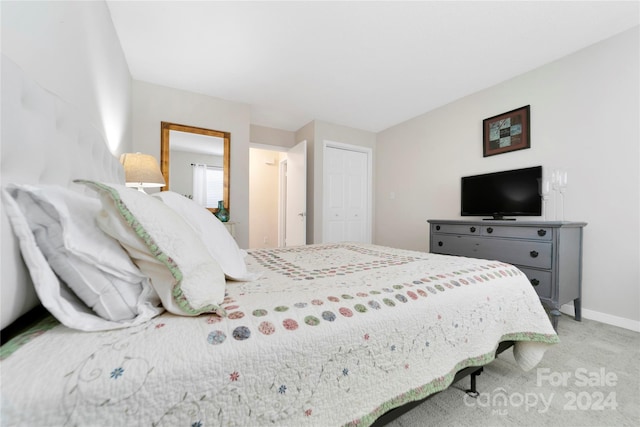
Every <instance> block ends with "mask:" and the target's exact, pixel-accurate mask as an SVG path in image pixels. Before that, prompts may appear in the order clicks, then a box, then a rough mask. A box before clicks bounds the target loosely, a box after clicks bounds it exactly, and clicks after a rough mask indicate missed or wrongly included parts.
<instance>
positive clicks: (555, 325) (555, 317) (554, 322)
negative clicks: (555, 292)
mask: <svg viewBox="0 0 640 427" xmlns="http://www.w3.org/2000/svg"><path fill="white" fill-rule="evenodd" d="M550 313H551V324H552V325H553V330H554V331H556V332H558V320H559V319H560V314H561V313H560V310H558V309H557V308H554V309H552V310H551V311H550Z"/></svg>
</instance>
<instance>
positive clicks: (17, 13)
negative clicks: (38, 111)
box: [0, 1, 132, 155]
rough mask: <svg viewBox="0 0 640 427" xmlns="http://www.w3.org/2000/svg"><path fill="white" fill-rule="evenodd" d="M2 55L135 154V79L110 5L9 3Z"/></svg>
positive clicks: (118, 148) (114, 147)
mask: <svg viewBox="0 0 640 427" xmlns="http://www.w3.org/2000/svg"><path fill="white" fill-rule="evenodd" d="M0 6H1V8H2V9H1V11H2V53H3V54H4V55H6V56H7V57H9V58H11V59H12V60H13V61H14V62H15V63H16V64H18V65H19V66H20V67H21V68H22V69H23V70H24V71H25V72H26V73H27V74H28V75H29V76H31V77H32V78H33V79H35V80H36V81H37V82H38V83H39V84H40V85H41V86H43V87H45V88H46V89H48V90H49V91H51V92H53V93H54V94H56V95H58V96H59V97H61V98H62V99H64V100H65V101H67V102H69V103H71V104H72V105H75V106H76V107H77V108H78V109H80V110H82V111H84V112H85V113H86V114H87V115H88V116H89V118H90V120H91V121H92V122H93V123H94V125H96V127H97V128H98V129H99V130H102V131H103V133H104V135H105V137H106V138H107V143H108V145H109V149H110V150H111V152H112V153H114V154H116V155H119V154H120V153H123V152H128V151H131V134H132V124H131V75H130V73H129V68H128V65H127V62H126V60H125V57H124V53H123V51H122V48H121V47H120V40H119V39H118V36H117V34H116V32H115V29H114V27H113V23H112V21H111V15H110V13H109V10H108V8H107V6H106V4H105V3H104V2H79V1H66V2H48V1H39V2H17V1H3V2H2V3H1V4H0Z"/></svg>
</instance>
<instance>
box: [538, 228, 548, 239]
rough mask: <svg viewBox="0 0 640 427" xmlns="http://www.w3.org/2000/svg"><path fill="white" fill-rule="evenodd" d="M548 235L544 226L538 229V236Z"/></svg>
mask: <svg viewBox="0 0 640 427" xmlns="http://www.w3.org/2000/svg"><path fill="white" fill-rule="evenodd" d="M546 235H547V230H543V229H542V228H541V229H540V230H538V236H540V237H542V236H546Z"/></svg>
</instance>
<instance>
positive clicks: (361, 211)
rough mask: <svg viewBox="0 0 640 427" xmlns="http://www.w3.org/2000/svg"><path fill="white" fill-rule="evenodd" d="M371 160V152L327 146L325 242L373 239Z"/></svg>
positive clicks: (367, 240) (325, 156)
mask: <svg viewBox="0 0 640 427" xmlns="http://www.w3.org/2000/svg"><path fill="white" fill-rule="evenodd" d="M369 163H370V162H369V154H368V153H367V152H362V151H352V150H348V149H343V148H336V147H331V146H327V147H326V148H325V152H324V168H325V188H324V203H325V210H324V212H325V218H324V227H323V229H324V232H323V234H324V239H323V241H324V242H326V243H331V242H343V241H350V242H365V243H367V242H370V237H369V236H370V233H369V232H368V227H369V219H368V218H369V209H370V208H369V205H370V203H369V196H368V194H369V185H370V183H369V180H370V173H369V172H370V171H369Z"/></svg>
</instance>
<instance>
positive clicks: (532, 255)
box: [529, 251, 538, 258]
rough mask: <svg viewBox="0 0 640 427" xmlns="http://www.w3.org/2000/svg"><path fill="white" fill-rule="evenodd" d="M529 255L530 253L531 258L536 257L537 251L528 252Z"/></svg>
mask: <svg viewBox="0 0 640 427" xmlns="http://www.w3.org/2000/svg"><path fill="white" fill-rule="evenodd" d="M529 255H531V258H538V252H536V251H531V252H529Z"/></svg>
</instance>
